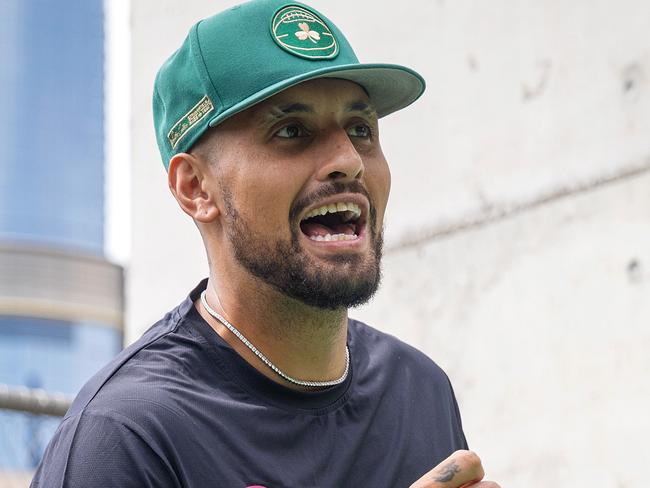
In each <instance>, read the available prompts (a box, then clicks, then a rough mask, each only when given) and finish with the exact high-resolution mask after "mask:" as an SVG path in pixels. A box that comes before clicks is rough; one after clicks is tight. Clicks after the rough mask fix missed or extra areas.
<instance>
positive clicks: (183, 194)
mask: <svg viewBox="0 0 650 488" xmlns="http://www.w3.org/2000/svg"><path fill="white" fill-rule="evenodd" d="M211 177H212V178H214V175H213V174H212V173H211V172H209V167H208V165H207V164H206V163H205V162H204V161H202V160H200V159H199V158H197V157H196V156H195V155H193V154H188V153H179V154H176V155H175V156H174V157H173V158H172V159H171V160H170V161H169V172H168V175H167V182H168V184H169V189H170V190H171V192H172V194H173V195H174V198H176V201H177V202H178V204H179V205H180V207H181V208H182V209H183V211H184V212H185V213H186V214H187V215H189V216H190V217H192V218H193V219H194V220H195V221H197V222H203V223H208V222H212V221H213V220H214V219H216V218H217V217H218V216H219V214H220V211H219V208H218V207H217V203H216V201H215V199H214V193H213V191H214V190H211V189H210V187H209V185H208V183H209V181H210V178H211Z"/></svg>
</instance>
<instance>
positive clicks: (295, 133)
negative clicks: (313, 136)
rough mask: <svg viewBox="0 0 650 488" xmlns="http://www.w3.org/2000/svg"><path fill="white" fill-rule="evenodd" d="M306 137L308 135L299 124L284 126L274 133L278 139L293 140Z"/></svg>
mask: <svg viewBox="0 0 650 488" xmlns="http://www.w3.org/2000/svg"><path fill="white" fill-rule="evenodd" d="M307 135H308V134H307V131H306V130H305V128H304V127H303V126H302V125H299V124H290V125H285V126H284V127H282V128H281V129H280V130H279V131H277V132H276V133H275V136H276V137H280V138H282V139H294V138H296V137H305V136H307Z"/></svg>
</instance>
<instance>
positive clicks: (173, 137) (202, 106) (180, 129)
mask: <svg viewBox="0 0 650 488" xmlns="http://www.w3.org/2000/svg"><path fill="white" fill-rule="evenodd" d="M212 110H214V105H212V101H211V100H210V99H209V98H208V96H207V95H206V96H204V97H203V98H202V99H201V100H199V103H197V104H196V105H194V106H193V107H192V108H191V109H190V111H189V112H187V113H186V114H185V115H183V116H182V117H181V118H180V119H179V120H178V122H176V123H175V124H174V126H173V127H172V128H171V130H170V131H169V133H168V134H167V139H169V143H170V144H171V145H172V149H175V148H176V145H177V144H178V143H179V141H180V140H181V139H182V138H183V137H184V136H185V134H187V132H188V131H189V130H190V129H191V128H192V127H194V126H195V125H196V124H198V123H199V122H201V120H203V119H204V118H205V116H206V115H208V114H209V113H210V112H212Z"/></svg>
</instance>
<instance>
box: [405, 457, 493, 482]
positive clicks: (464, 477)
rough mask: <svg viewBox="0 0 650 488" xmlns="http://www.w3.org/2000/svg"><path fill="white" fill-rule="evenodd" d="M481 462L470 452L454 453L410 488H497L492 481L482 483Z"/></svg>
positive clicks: (483, 473)
mask: <svg viewBox="0 0 650 488" xmlns="http://www.w3.org/2000/svg"><path fill="white" fill-rule="evenodd" d="M484 475H485V472H484V471H483V466H482V465H481V460H480V459H479V457H478V456H477V455H476V454H475V453H473V452H472V451H456V452H455V453H453V454H452V455H451V456H449V457H448V458H447V459H445V460H444V461H443V462H441V463H440V464H439V465H438V466H436V467H435V468H433V469H432V470H431V471H429V472H428V473H426V474H425V475H424V476H422V478H420V479H419V480H417V481H416V482H415V483H413V484H412V485H411V487H410V488H469V487H472V488H499V485H498V484H496V483H494V482H493V481H482V480H483V476H484Z"/></svg>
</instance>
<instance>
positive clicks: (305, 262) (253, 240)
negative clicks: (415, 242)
mask: <svg viewBox="0 0 650 488" xmlns="http://www.w3.org/2000/svg"><path fill="white" fill-rule="evenodd" d="M223 190H224V193H223V195H224V203H225V210H226V212H225V218H226V221H227V226H226V227H227V230H226V232H227V236H228V239H229V241H230V244H231V245H232V247H233V250H234V255H235V258H236V259H237V261H238V262H239V263H240V264H241V265H242V266H243V267H244V268H246V269H247V270H248V271H249V272H250V273H251V274H252V275H253V276H256V277H257V278H259V279H261V280H262V281H264V282H265V283H268V284H269V285H271V286H273V287H274V288H276V289H277V290H279V291H280V292H282V293H283V294H284V295H286V296H288V297H291V298H293V299H296V300H299V301H300V302H302V303H304V304H306V305H310V306H312V307H317V308H323V309H329V310H336V309H339V308H350V307H355V306H358V305H361V304H363V303H366V302H367V301H368V300H370V298H372V296H373V295H374V294H375V292H376V291H377V288H378V287H379V282H380V281H381V253H382V245H383V229H381V228H377V222H376V220H377V216H376V211H375V207H374V205H373V202H372V201H371V200H370V198H369V195H368V192H367V191H366V190H365V188H363V185H361V183H359V182H352V183H348V184H343V183H339V182H332V183H329V184H327V185H326V186H324V187H322V188H321V189H320V190H319V191H318V192H316V193H314V194H312V195H310V196H308V197H306V198H303V199H301V200H299V201H297V202H295V203H294V205H293V206H292V208H291V211H290V213H289V227H290V229H291V238H290V239H289V240H279V241H277V242H275V243H270V242H268V240H267V239H264V238H262V237H260V236H257V235H255V233H254V231H252V230H251V228H250V226H249V225H248V223H247V222H246V221H245V220H244V219H242V218H241V217H240V215H239V213H238V212H237V209H236V208H235V207H234V205H233V199H232V195H231V194H230V193H229V192H228V191H227V190H226V189H225V188H223ZM343 192H351V193H361V194H363V195H365V196H366V198H368V200H369V201H370V215H369V218H368V219H367V223H366V226H367V233H366V235H367V236H368V237H369V238H370V239H371V243H370V244H371V245H370V251H369V252H368V253H367V254H366V255H359V254H353V255H348V254H338V255H332V256H331V257H330V258H328V259H327V261H328V263H329V264H328V265H326V266H323V265H322V264H321V263H319V262H318V261H317V260H316V259H315V258H314V257H313V256H310V255H309V254H308V253H307V251H306V250H305V249H304V248H302V246H301V245H300V234H299V233H300V232H301V230H300V226H293V225H291V224H292V222H294V221H295V220H296V218H297V216H298V215H299V214H300V212H301V211H302V210H303V209H305V208H306V207H308V206H309V205H311V204H312V203H314V202H316V201H318V200H319V199H322V198H325V197H328V196H332V195H336V194H339V193H343Z"/></svg>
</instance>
